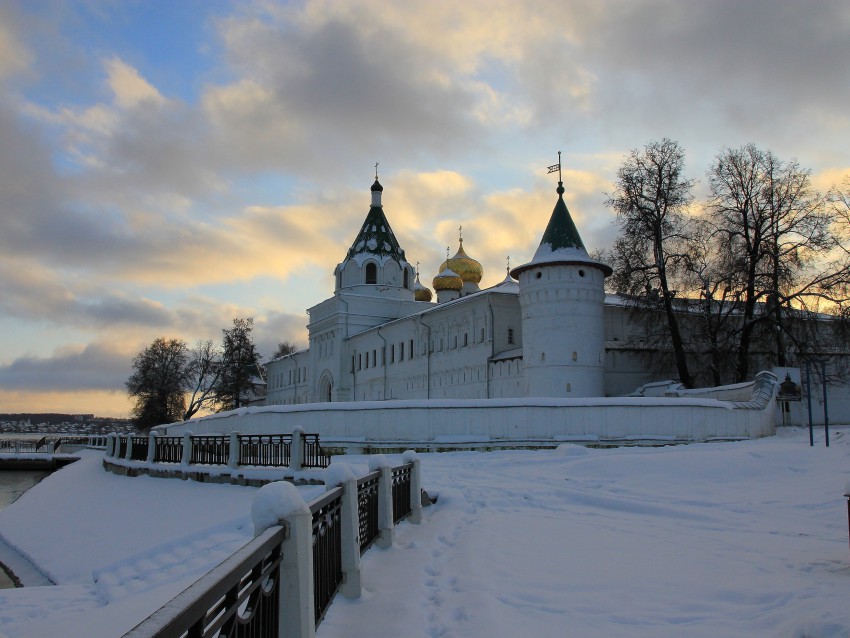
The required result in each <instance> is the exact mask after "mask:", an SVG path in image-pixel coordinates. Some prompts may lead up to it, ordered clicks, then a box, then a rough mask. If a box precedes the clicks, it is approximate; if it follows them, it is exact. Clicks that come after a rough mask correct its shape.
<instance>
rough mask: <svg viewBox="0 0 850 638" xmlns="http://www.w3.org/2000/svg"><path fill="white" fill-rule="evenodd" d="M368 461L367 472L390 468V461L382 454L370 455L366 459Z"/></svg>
mask: <svg viewBox="0 0 850 638" xmlns="http://www.w3.org/2000/svg"><path fill="white" fill-rule="evenodd" d="M366 458H367V460H368V465H369V471H370V472H374V471H376V470H381V469H383V468H385V467H392V463H390V460H389V459H388V458H387V457H386V456H384V455H383V454H371V455H369V456H367V457H366Z"/></svg>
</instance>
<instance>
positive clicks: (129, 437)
mask: <svg viewBox="0 0 850 638" xmlns="http://www.w3.org/2000/svg"><path fill="white" fill-rule="evenodd" d="M124 458H125V459H127V460H128V461H129V460H131V459H132V458H133V435H132V434H128V435H127V449H126V450H125V452H124Z"/></svg>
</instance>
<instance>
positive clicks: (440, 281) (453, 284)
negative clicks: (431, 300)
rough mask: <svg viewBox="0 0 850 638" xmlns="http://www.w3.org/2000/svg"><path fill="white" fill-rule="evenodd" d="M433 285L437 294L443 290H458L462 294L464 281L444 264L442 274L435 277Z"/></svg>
mask: <svg viewBox="0 0 850 638" xmlns="http://www.w3.org/2000/svg"><path fill="white" fill-rule="evenodd" d="M433 284H434V290H436V291H437V292H441V291H443V290H456V291H458V292H460V289H461V288H463V279H461V277H460V275H458V274H457V273H456V272H455V271H453V270H452V269H450V268H446V267H445V264H444V265H443V269H442V270H441V271H440V274H439V275H437V276H436V277H434V281H433Z"/></svg>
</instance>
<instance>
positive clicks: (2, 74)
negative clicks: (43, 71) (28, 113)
mask: <svg viewBox="0 0 850 638" xmlns="http://www.w3.org/2000/svg"><path fill="white" fill-rule="evenodd" d="M18 22H19V21H18V16H17V15H16V14H15V11H14V9H13V7H12V6H11V5H6V4H3V5H0V82H2V81H4V80H6V79H7V78H9V77H11V76H13V75H16V74H18V73H21V72H22V71H25V70H26V69H28V68H29V67H30V65H31V63H32V54H31V53H30V51H29V50H28V49H27V47H26V46H25V45H24V43H23V42H22V41H21V40H20V39H19V38H18V37H17V35H16V33H15V31H14V28H15V27H18V26H19V24H18Z"/></svg>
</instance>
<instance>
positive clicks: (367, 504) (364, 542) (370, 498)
mask: <svg viewBox="0 0 850 638" xmlns="http://www.w3.org/2000/svg"><path fill="white" fill-rule="evenodd" d="M380 478H381V473H380V472H372V473H370V474H367V475H366V476H363V477H361V478H359V479H357V510H358V521H359V528H360V530H359V531H360V553H361V554H363V552H365V551H366V550H367V549H369V547H370V546H371V545H372V543H374V542H375V539H376V538H378V480H379V479H380Z"/></svg>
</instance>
